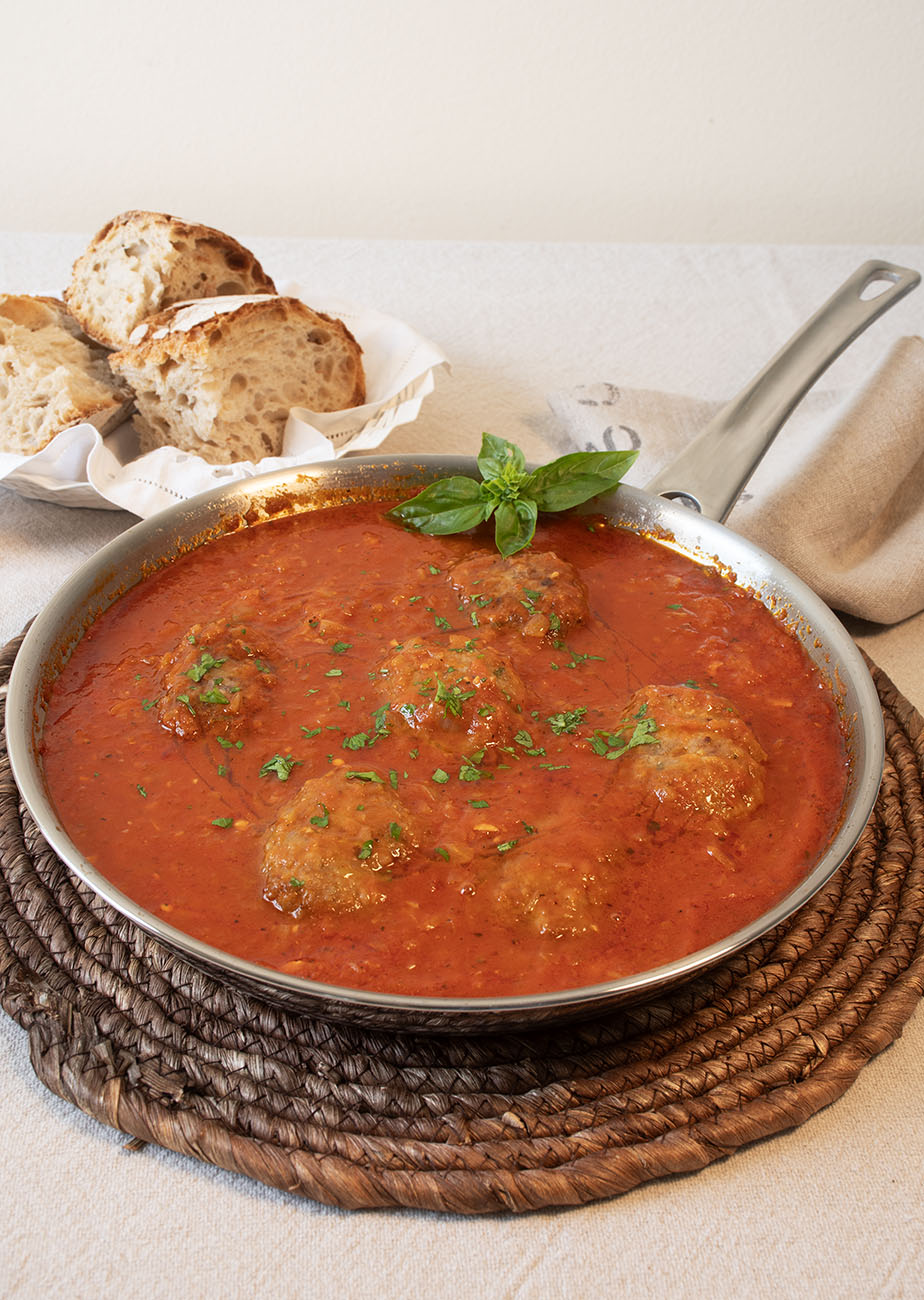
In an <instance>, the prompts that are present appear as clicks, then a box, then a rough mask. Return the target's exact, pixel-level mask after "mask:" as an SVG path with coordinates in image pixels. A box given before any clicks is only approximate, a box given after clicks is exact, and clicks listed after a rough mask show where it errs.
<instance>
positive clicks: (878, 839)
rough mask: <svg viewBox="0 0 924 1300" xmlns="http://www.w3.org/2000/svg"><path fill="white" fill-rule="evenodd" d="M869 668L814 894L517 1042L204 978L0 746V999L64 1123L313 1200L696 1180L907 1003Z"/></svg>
mask: <svg viewBox="0 0 924 1300" xmlns="http://www.w3.org/2000/svg"><path fill="white" fill-rule="evenodd" d="M18 644H19V643H18V642H11V643H10V645H8V646H7V647H6V648H5V650H4V651H3V653H2V655H0V707H2V704H3V702H4V698H5V693H6V683H7V681H8V678H9V673H10V669H11V666H12V663H13V659H14V657H15V654H16V650H17V648H18ZM872 671H873V675H874V678H875V681H876V685H877V689H878V691H879V695H880V699H881V702H882V710H883V716H884V719H885V726H886V735H887V747H888V758H887V762H886V772H885V778H884V780H883V784H882V789H881V791H880V795H879V799H878V801H877V804H876V809H875V812H874V814H873V816H872V818H871V819H870V823H869V825H868V826H867V828H866V830H865V832H864V834H863V837H862V839H861V841H860V843H859V845H858V846H857V848H856V850H855V851H854V853H853V855H852V856H851V858H850V859H849V861H848V862H847V863H846V864H845V865H844V866H843V867H842V868H841V869H840V870H839V871H838V872H837V873H836V875H835V876H834V877H833V879H832V880H831V881H830V882H829V884H828V885H827V886H826V887H825V888H824V889H823V890H822V891H821V893H819V894H818V895H817V896H816V897H815V898H814V899H813V900H812V901H811V902H810V903H809V904H807V905H806V906H805V907H804V908H802V910H801V911H800V912H799V913H797V914H796V915H795V916H794V917H792V918H791V919H790V920H789V921H787V922H786V923H785V924H783V925H781V926H779V927H778V928H777V929H776V930H774V931H773V932H771V933H770V934H768V935H766V936H765V937H764V938H762V939H761V940H760V941H758V942H757V943H754V944H752V945H751V946H750V947H748V948H747V949H745V950H744V951H742V952H740V953H739V954H737V955H736V956H735V957H734V958H733V959H732V960H730V961H729V962H727V963H726V964H725V965H723V966H721V967H719V968H718V969H715V970H713V971H711V972H709V974H708V975H707V976H705V977H702V978H700V979H697V980H696V981H694V982H692V983H689V984H687V985H684V986H683V987H682V988H680V989H677V990H675V991H673V992H671V993H670V994H668V995H665V996H662V997H661V998H659V999H658V1000H657V1001H652V1002H649V1003H647V1004H645V1005H643V1006H638V1007H634V1008H631V1009H629V1010H622V1011H620V1012H618V1013H614V1014H611V1015H609V1016H607V1017H604V1018H601V1019H596V1020H594V1021H592V1022H589V1023H584V1024H579V1025H568V1026H564V1027H561V1026H559V1027H554V1028H546V1029H544V1030H542V1031H541V1032H536V1033H529V1034H526V1033H521V1034H517V1035H510V1034H500V1035H482V1036H478V1037H464V1036H453V1037H448V1036H440V1037H434V1036H429V1035H426V1036H425V1035H420V1036H408V1035H400V1034H389V1033H376V1032H371V1031H369V1030H368V1029H365V1028H357V1027H355V1026H338V1025H333V1024H329V1023H326V1022H324V1021H321V1020H317V1019H311V1018H307V1017H300V1016H298V1015H293V1014H292V1013H291V1012H286V1011H282V1010H280V1009H278V1008H276V1007H273V1006H271V1005H269V1004H268V1003H265V1002H263V1001H260V1000H259V999H255V998H251V997H248V996H246V995H244V994H242V993H241V992H239V991H236V990H232V989H229V988H227V987H225V986H223V985H222V984H220V983H218V982H217V981H216V980H214V979H213V978H212V977H211V976H210V975H207V974H204V973H202V972H201V971H199V970H197V969H195V968H194V967H192V966H190V965H188V964H187V963H186V962H184V961H182V960H180V959H179V958H177V957H176V956H175V955H174V954H172V953H171V952H169V951H167V950H166V949H165V948H164V947H162V946H161V945H160V944H158V943H156V942H155V941H154V940H152V939H150V938H148V937H147V936H146V935H145V934H143V933H142V932H141V931H140V930H139V929H138V928H137V927H136V926H134V925H132V924H131V923H129V922H128V921H126V920H124V919H123V918H122V917H120V916H119V915H118V914H117V913H116V912H114V911H113V910H112V909H111V908H110V907H109V906H108V905H106V904H105V903H103V902H101V901H100V900H99V899H98V898H97V897H96V896H95V895H94V894H93V893H92V891H90V890H89V889H87V888H86V887H84V886H83V885H82V884H81V883H80V882H79V881H77V880H76V879H75V878H74V877H73V876H72V875H71V874H70V872H69V871H68V870H67V869H66V868H65V867H64V866H63V864H62V863H61V862H60V861H59V860H58V858H57V857H56V856H55V855H54V854H53V853H52V851H51V850H50V849H49V847H48V846H47V844H46V843H45V842H44V840H43V839H42V837H41V836H40V835H39V833H38V832H37V830H36V828H35V825H34V824H33V822H32V821H31V819H30V817H29V815H28V813H27V812H26V810H25V809H24V808H23V807H22V805H21V803H20V800H19V796H18V792H17V790H16V787H15V784H14V782H13V779H12V775H11V772H10V767H9V763H8V761H7V758H6V745H5V743H4V744H3V745H0V1004H2V1006H3V1008H4V1009H5V1011H6V1012H7V1013H8V1014H9V1015H11V1016H13V1017H14V1018H15V1019H16V1020H17V1021H18V1022H19V1023H20V1024H21V1025H23V1026H24V1027H25V1028H26V1029H27V1030H28V1033H29V1047H30V1054H31V1061H32V1065H33V1068H34V1069H35V1072H36V1074H37V1075H38V1077H39V1079H41V1080H42V1082H43V1083H44V1084H45V1085H46V1086H47V1087H48V1088H50V1089H51V1090H52V1092H54V1093H57V1094H58V1095H59V1096H61V1097H64V1098H66V1099H67V1100H68V1101H70V1102H73V1103H74V1104H75V1105H77V1106H79V1107H80V1108H81V1109H82V1110H84V1111H86V1112H87V1113H88V1114H90V1115H93V1116H95V1117H96V1118H97V1119H99V1120H101V1121H103V1122H104V1123H106V1124H109V1125H112V1126H113V1127H115V1128H117V1129H120V1130H121V1131H122V1132H124V1133H126V1134H129V1135H131V1137H132V1138H133V1139H135V1141H136V1143H145V1142H154V1143H158V1144H160V1145H161V1146H163V1147H167V1148H170V1149H172V1150H174V1151H179V1152H182V1153H184V1154H187V1155H192V1156H195V1157H197V1158H199V1159H201V1160H205V1161H208V1162H210V1163H212V1164H215V1165H219V1166H221V1167H223V1168H225V1169H230V1170H237V1171H240V1172H243V1173H245V1174H248V1175H249V1176H251V1177H252V1178H256V1179H259V1180H260V1181H262V1182H264V1183H267V1184H269V1185H270V1186H273V1187H277V1188H282V1189H285V1190H287V1191H291V1192H296V1193H299V1194H301V1195H303V1196H307V1197H310V1198H313V1199H315V1200H318V1201H323V1202H326V1203H328V1204H332V1205H338V1206H342V1207H349V1208H356V1207H374V1206H409V1207H415V1208H422V1209H433V1210H442V1211H450V1212H459V1213H484V1212H490V1211H497V1210H518V1211H519V1210H529V1209H535V1208H539V1207H549V1206H561V1205H576V1204H582V1203H586V1202H589V1201H593V1200H599V1199H602V1198H605V1197H611V1196H615V1195H617V1194H618V1193H620V1192H625V1191H627V1190H628V1189H629V1188H631V1187H634V1186H636V1185H637V1184H639V1183H641V1182H644V1181H646V1180H648V1179H653V1178H658V1177H662V1176H664V1175H668V1174H673V1173H679V1172H688V1171H691V1170H695V1169H699V1168H702V1167H703V1166H704V1165H707V1164H709V1163H710V1162H711V1161H713V1160H716V1159H718V1158H719V1157H721V1156H725V1155H728V1154H729V1153H730V1152H733V1151H734V1150H736V1149H737V1148H739V1147H741V1146H743V1145H744V1144H745V1143H748V1142H752V1141H754V1140H755V1139H757V1138H763V1137H767V1136H768V1135H770V1134H772V1133H776V1132H779V1131H780V1130H782V1129H786V1128H790V1127H793V1126H795V1125H797V1124H800V1123H802V1122H803V1121H804V1120H806V1119H807V1118H808V1117H809V1116H810V1115H812V1114H814V1113H815V1112H816V1111H818V1110H820V1109H821V1107H823V1106H825V1105H827V1104H828V1103H829V1102H831V1101H833V1100H834V1099H835V1098H837V1097H838V1096H840V1094H841V1093H843V1092H844V1091H845V1089H846V1088H847V1087H849V1085H850V1084H851V1082H852V1081H853V1080H854V1078H855V1077H856V1076H857V1074H858V1072H859V1071H860V1069H861V1068H862V1067H863V1065H864V1064H865V1063H866V1062H867V1061H868V1060H869V1059H870V1058H871V1057H872V1056H873V1055H875V1054H876V1053H877V1052H879V1051H881V1050H882V1049H883V1048H884V1047H886V1046H887V1045H888V1044H889V1043H890V1042H891V1041H892V1040H893V1039H894V1038H895V1037H897V1036H898V1034H900V1033H901V1029H902V1025H903V1024H904V1023H905V1021H906V1020H907V1018H908V1017H909V1016H910V1014H911V1012H912V1011H913V1009H914V1007H915V1005H916V1003H917V1001H918V999H919V998H920V996H921V993H922V991H924V954H922V921H924V795H922V777H924V723H922V719H921V717H920V716H919V715H918V714H917V713H916V712H915V710H914V709H913V708H912V707H911V705H910V704H909V703H908V701H907V700H905V699H904V698H903V697H902V696H901V695H900V694H899V692H898V691H897V690H896V688H895V687H894V686H893V685H892V683H891V682H890V681H889V680H888V678H886V677H885V675H884V674H883V673H882V672H880V671H879V670H878V669H877V668H875V666H872ZM0 726H2V717H0Z"/></svg>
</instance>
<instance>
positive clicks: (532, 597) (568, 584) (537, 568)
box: [449, 550, 587, 637]
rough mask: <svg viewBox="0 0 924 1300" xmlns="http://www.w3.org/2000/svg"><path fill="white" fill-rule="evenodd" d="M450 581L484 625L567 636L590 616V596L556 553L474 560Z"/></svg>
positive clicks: (466, 562)
mask: <svg viewBox="0 0 924 1300" xmlns="http://www.w3.org/2000/svg"><path fill="white" fill-rule="evenodd" d="M449 580H450V582H451V583H452V585H453V587H454V588H455V589H456V590H457V591H458V592H459V594H460V595H461V597H462V600H463V603H464V604H465V606H466V607H467V608H469V609H470V610H472V611H474V612H475V615H476V617H477V619H478V622H479V624H483V623H488V624H490V625H491V626H493V627H504V626H507V625H510V626H514V627H519V629H520V631H521V632H522V634H523V635H524V636H531V637H543V636H551V637H559V636H563V635H564V634H565V633H566V632H567V631H568V629H569V628H571V627H573V626H574V625H575V623H581V622H583V620H584V618H585V617H586V615H587V592H586V591H585V589H584V586H583V584H582V582H581V580H580V578H579V577H578V575H577V572H576V570H575V568H574V566H573V565H571V564H569V563H568V561H567V560H562V559H559V557H558V556H557V555H555V554H554V552H552V551H531V550H525V551H518V552H517V553H516V555H511V556H508V557H506V558H505V557H504V556H502V555H491V554H485V555H475V556H473V557H472V558H471V559H468V560H461V561H460V562H459V563H458V564H455V565H453V567H452V569H451V570H450V572H449Z"/></svg>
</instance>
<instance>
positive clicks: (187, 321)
mask: <svg viewBox="0 0 924 1300" xmlns="http://www.w3.org/2000/svg"><path fill="white" fill-rule="evenodd" d="M209 311H211V314H208V315H206V314H205V313H206V312H209ZM111 362H112V366H113V369H114V370H115V371H116V372H117V373H118V374H119V375H121V377H122V378H123V379H124V380H125V382H126V383H127V384H129V385H130V387H131V388H132V389H133V391H134V394H135V401H136V406H137V413H136V415H135V417H134V424H135V427H136V429H137V430H138V435H139V443H140V450H141V452H142V453H144V452H147V451H151V450H152V449H153V448H155V447H160V446H164V445H170V446H174V447H178V448H180V449H181V450H183V451H189V452H193V453H195V454H196V455H199V456H201V457H202V458H203V459H204V460H207V461H209V462H211V463H212V464H229V463H231V462H233V461H241V460H244V461H257V460H261V459H263V457H265V456H278V455H280V454H281V452H282V439H283V434H284V432H285V426H286V420H287V419H288V414H289V409H290V407H293V406H305V407H308V408H309V409H311V410H313V411H340V410H344V409H346V408H348V407H353V406H359V405H361V404H362V403H363V402H364V401H365V377H364V374H363V366H362V349H361V348H360V346H359V344H358V343H357V342H356V340H355V339H354V338H353V335H352V334H351V333H350V331H349V330H348V329H347V328H346V326H345V325H344V324H343V323H342V322H341V321H338V320H334V319H333V318H332V317H330V316H325V315H323V314H322V313H320V312H315V311H312V310H311V308H310V307H307V306H306V305H305V304H304V303H303V302H301V301H300V300H299V299H298V298H284V297H278V296H263V297H250V298H245V299H244V300H242V301H240V302H237V301H229V302H227V303H221V302H220V301H218V302H215V303H201V302H199V303H193V304H192V305H187V304H176V305H174V306H173V307H170V308H168V309H167V310H166V311H164V312H160V313H158V314H157V315H156V316H153V317H151V318H150V319H149V320H147V321H145V322H144V323H143V324H142V325H141V326H140V327H139V328H138V330H137V331H136V332H135V334H133V336H132V342H131V344H130V345H129V347H127V348H124V349H122V350H121V351H119V352H115V353H113V355H112V358H111Z"/></svg>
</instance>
